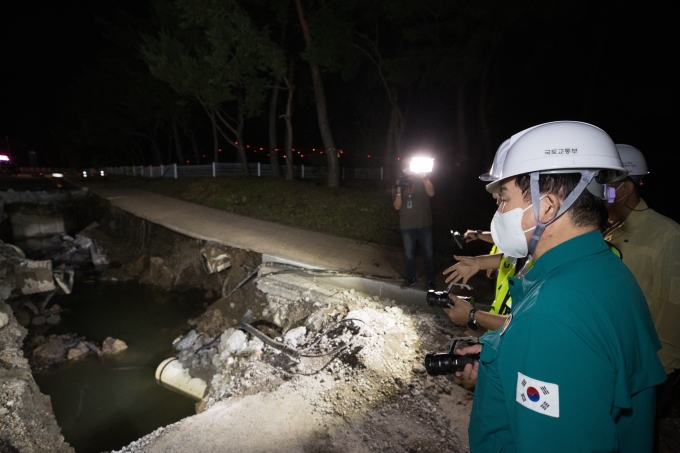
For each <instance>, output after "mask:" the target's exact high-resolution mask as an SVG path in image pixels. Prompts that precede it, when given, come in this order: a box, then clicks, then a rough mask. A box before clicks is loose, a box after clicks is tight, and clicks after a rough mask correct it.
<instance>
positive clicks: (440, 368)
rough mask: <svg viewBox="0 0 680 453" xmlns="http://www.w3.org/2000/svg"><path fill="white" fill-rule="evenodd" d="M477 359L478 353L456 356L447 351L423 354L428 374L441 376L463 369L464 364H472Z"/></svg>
mask: <svg viewBox="0 0 680 453" xmlns="http://www.w3.org/2000/svg"><path fill="white" fill-rule="evenodd" d="M476 360H479V355H478V354H474V355H470V356H462V357H461V356H456V355H453V354H450V353H448V352H445V353H439V354H427V355H426V356H425V370H427V374H429V375H430V376H441V375H443V374H449V373H453V372H456V371H463V368H465V365H467V364H468V363H469V364H472V365H474V363H475V361H476Z"/></svg>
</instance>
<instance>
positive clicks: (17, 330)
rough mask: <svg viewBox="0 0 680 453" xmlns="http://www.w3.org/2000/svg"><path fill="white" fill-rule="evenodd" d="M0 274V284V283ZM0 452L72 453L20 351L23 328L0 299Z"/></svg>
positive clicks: (24, 334) (47, 398) (0, 280)
mask: <svg viewBox="0 0 680 453" xmlns="http://www.w3.org/2000/svg"><path fill="white" fill-rule="evenodd" d="M4 283H5V282H4V281H3V278H2V276H0V285H2V284H4ZM0 321H5V322H4V323H3V322H0V324H2V326H1V327H0V451H3V452H5V451H6V452H22V453H43V452H44V453H52V452H54V453H73V451H74V450H73V448H71V447H70V446H69V445H68V444H67V443H66V442H64V437H63V436H62V435H61V430H60V428H59V426H58V425H57V422H56V420H55V418H54V414H53V412H52V405H51V403H50V398H49V397H48V396H45V395H43V394H42V393H40V389H39V388H38V386H37V384H36V383H35V381H34V380H33V376H32V375H31V368H30V367H29V364H28V360H26V358H24V354H23V351H22V349H21V348H22V343H23V339H24V337H25V336H26V329H24V328H23V327H22V326H20V325H19V324H18V323H17V321H16V319H15V318H14V315H13V314H12V309H11V308H10V306H9V305H8V304H7V303H5V301H4V298H0Z"/></svg>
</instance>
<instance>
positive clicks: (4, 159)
mask: <svg viewBox="0 0 680 453" xmlns="http://www.w3.org/2000/svg"><path fill="white" fill-rule="evenodd" d="M0 162H9V156H7V155H5V154H0Z"/></svg>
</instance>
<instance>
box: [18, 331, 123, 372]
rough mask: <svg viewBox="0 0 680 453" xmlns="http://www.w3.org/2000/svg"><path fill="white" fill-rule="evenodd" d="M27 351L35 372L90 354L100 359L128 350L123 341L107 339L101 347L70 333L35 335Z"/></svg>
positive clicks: (29, 342) (29, 340)
mask: <svg viewBox="0 0 680 453" xmlns="http://www.w3.org/2000/svg"><path fill="white" fill-rule="evenodd" d="M25 349H26V350H27V351H30V352H29V359H30V362H31V368H32V369H33V371H41V370H44V369H46V368H49V367H50V366H53V365H56V364H59V363H61V362H64V361H66V360H74V359H79V358H81V357H85V356H87V355H89V354H94V355H97V356H99V357H101V356H107V355H113V354H118V353H119V352H121V351H124V350H125V349H127V345H126V344H125V342H124V341H123V340H119V339H115V338H111V337H107V338H106V339H105V340H104V341H103V343H102V344H101V346H98V345H97V344H96V343H94V342H91V341H88V340H86V339H85V338H84V337H82V336H79V335H76V334H73V333H69V334H62V335H56V334H52V335H48V336H43V335H35V336H33V337H31V338H29V339H28V341H27V342H26V346H25Z"/></svg>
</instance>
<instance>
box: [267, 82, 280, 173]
mask: <svg viewBox="0 0 680 453" xmlns="http://www.w3.org/2000/svg"><path fill="white" fill-rule="evenodd" d="M278 83H279V81H278V80H277V81H276V85H277V86H275V87H274V88H273V89H272V98H271V101H270V103H269V163H270V164H271V166H272V176H273V177H274V178H280V177H281V169H280V168H279V156H278V154H276V119H277V118H276V104H277V103H278V102H277V101H278V100H279V87H278Z"/></svg>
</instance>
